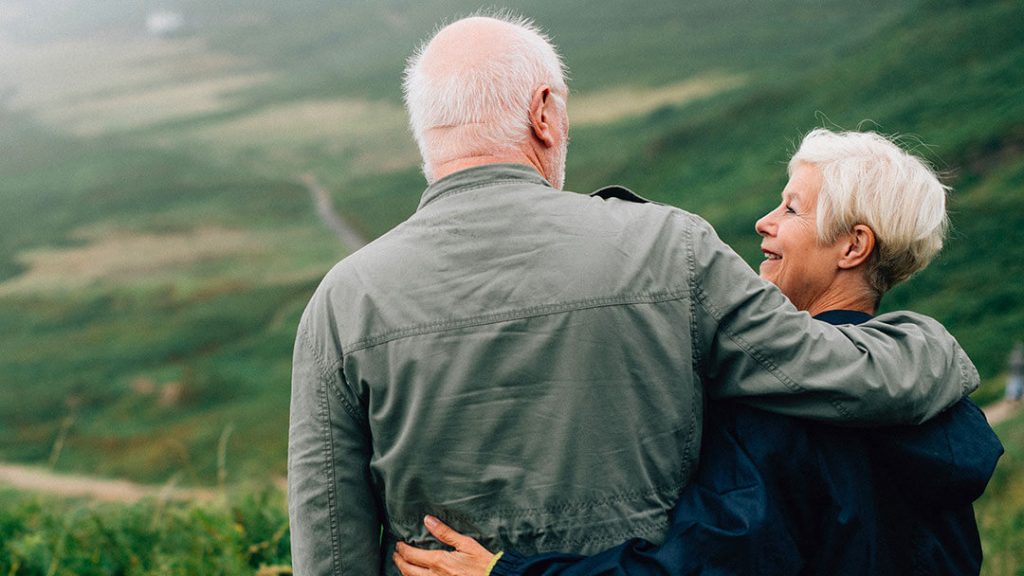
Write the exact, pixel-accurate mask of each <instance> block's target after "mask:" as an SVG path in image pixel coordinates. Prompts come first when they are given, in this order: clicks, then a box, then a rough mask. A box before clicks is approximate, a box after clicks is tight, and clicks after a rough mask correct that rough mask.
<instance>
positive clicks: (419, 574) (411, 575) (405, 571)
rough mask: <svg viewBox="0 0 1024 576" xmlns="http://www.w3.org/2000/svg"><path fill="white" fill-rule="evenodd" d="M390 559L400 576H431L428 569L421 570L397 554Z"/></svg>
mask: <svg viewBox="0 0 1024 576" xmlns="http://www.w3.org/2000/svg"><path fill="white" fill-rule="evenodd" d="M391 559H392V560H394V562H395V566H397V567H398V571H399V572H401V573H402V576H430V574H431V572H430V569H429V568H421V567H419V566H414V565H412V564H410V563H409V562H408V561H407V560H406V559H405V557H403V556H402V555H401V554H399V553H398V552H395V553H394V554H392V555H391Z"/></svg>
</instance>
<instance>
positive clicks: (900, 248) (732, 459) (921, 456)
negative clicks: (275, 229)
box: [395, 130, 1002, 576]
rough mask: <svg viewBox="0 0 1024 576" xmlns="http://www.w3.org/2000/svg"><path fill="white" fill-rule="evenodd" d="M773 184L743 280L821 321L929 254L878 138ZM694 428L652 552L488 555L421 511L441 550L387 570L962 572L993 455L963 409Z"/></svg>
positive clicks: (751, 416) (939, 201) (905, 162)
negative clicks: (774, 199) (921, 419)
mask: <svg viewBox="0 0 1024 576" xmlns="http://www.w3.org/2000/svg"><path fill="white" fill-rule="evenodd" d="M789 176H790V180H789V183H788V184H787V185H786V187H785V189H784V190H783V191H782V202H781V203H780V204H779V206H778V207H776V208H775V209H774V210H772V211H771V212H769V213H768V214H766V215H765V216H764V217H763V218H761V219H760V220H758V221H757V225H756V229H757V232H758V234H760V235H761V236H762V238H763V241H762V243H761V251H762V252H763V253H764V261H762V262H761V265H760V274H761V277H762V278H764V279H765V280H768V281H770V282H772V283H773V284H775V285H776V286H778V287H779V288H780V289H781V290H782V292H783V293H784V294H785V295H786V296H787V297H788V298H789V299H790V300H791V301H792V303H793V304H794V305H795V306H796V307H797V308H799V309H801V310H805V311H807V312H809V313H811V314H812V315H813V316H814V317H815V318H817V319H819V320H821V321H823V322H830V323H833V324H859V323H861V322H864V321H865V320H867V319H868V318H870V317H871V315H872V314H874V313H875V311H876V309H877V308H878V305H879V302H880V300H881V298H882V296H883V295H884V294H885V292H886V291H888V290H889V289H890V288H892V287H893V286H894V285H896V284H898V283H899V282H902V281H903V280H905V279H907V278H908V277H910V276H911V275H912V274H913V273H915V272H917V271H919V270H921V269H922V268H924V267H925V266H926V265H927V264H928V262H929V261H930V260H931V259H932V257H933V256H934V255H935V254H936V253H937V252H938V251H939V249H940V248H941V247H942V238H943V235H944V233H945V229H946V226H947V221H946V213H945V194H946V189H945V187H944V186H943V185H942V184H940V183H939V181H938V179H937V178H936V177H935V174H934V173H933V172H932V170H931V169H929V168H928V166H927V165H926V164H924V163H923V162H922V161H921V160H920V159H918V158H916V157H915V156H913V155H910V154H908V153H906V152H904V151H903V150H902V149H900V147H899V146H897V145H895V144H893V143H892V142H891V141H889V140H888V139H886V138H884V137H882V136H879V135H877V134H873V133H858V132H844V133H834V132H830V131H828V130H815V131H813V132H811V133H810V134H808V135H807V136H806V137H805V138H804V139H803V142H802V143H801V145H800V148H799V150H797V152H796V154H794V156H793V157H792V159H791V160H790V162H789ZM913 375H914V367H913V366H908V367H907V377H908V378H913V377H914V376H913ZM704 430H705V432H704V440H703V445H702V450H701V465H700V469H699V471H698V473H697V476H696V477H695V479H694V481H693V482H692V483H691V484H689V485H688V486H686V487H685V488H683V489H682V491H681V493H680V499H679V502H678V504H677V505H676V508H675V509H674V510H673V512H672V516H671V518H670V519H669V521H670V526H669V529H668V532H667V534H666V535H665V539H664V541H662V542H660V543H659V544H654V543H651V542H648V541H646V540H640V539H634V540H630V541H628V542H626V543H624V544H622V545H620V546H618V547H615V548H612V549H610V550H606V551H605V552H602V553H600V554H597V555H595V556H592V557H589V558H585V557H581V556H577V555H571V554H562V553H551V554H543V555H537V556H533V557H525V556H522V555H519V554H516V553H514V552H511V551H508V552H504V553H499V554H492V553H491V552H489V551H488V550H486V549H484V548H483V547H482V546H480V545H479V544H478V543H477V542H476V541H475V540H473V539H472V538H469V537H466V536H463V535H461V534H458V533H456V532H455V531H454V530H452V529H451V528H449V527H448V526H446V525H444V524H442V523H441V522H440V521H439V520H438V519H436V518H433V517H428V518H427V519H426V524H427V528H428V529H429V530H430V531H431V532H432V533H433V534H434V535H435V536H437V537H438V539H439V540H441V541H442V542H443V543H445V544H448V545H450V546H452V547H453V548H454V550H453V551H447V552H446V551H426V550H419V549H417V548H413V547H410V546H407V545H404V544H402V545H399V547H398V552H397V553H396V555H395V562H396V564H397V565H398V566H399V568H400V569H401V570H402V573H403V574H405V575H406V576H424V575H429V574H437V575H449V576H451V575H462V576H478V575H482V574H488V573H490V574H531V575H540V574H630V575H642V574H697V573H716V574H977V573H978V572H979V570H980V566H981V547H980V543H979V538H978V531H977V525H976V522H975V519H974V513H973V509H972V505H971V503H972V502H973V501H974V500H975V499H976V498H977V497H978V496H980V495H981V493H982V492H983V491H984V488H985V485H986V484H987V483H988V480H989V478H990V477H991V474H992V470H993V469H994V467H995V462H996V460H997V459H998V457H999V455H1000V454H1001V453H1002V447H1001V446H1000V444H999V441H998V439H997V438H996V437H995V435H994V434H993V433H992V430H991V428H989V426H988V423H987V422H986V421H985V417H984V416H983V415H982V413H981V411H980V410H978V408H977V406H975V405H974V404H973V403H972V402H971V401H970V400H966V399H965V400H962V401H961V402H960V403H959V404H957V405H956V406H954V407H953V408H951V409H950V410H948V411H947V412H945V413H943V414H941V415H939V416H938V417H936V418H934V419H933V420H931V421H929V422H927V423H925V424H923V425H921V426H916V427H899V428H881V429H873V430H854V429H841V428H835V427H832V426H828V425H825V424H821V423H816V422H810V421H802V420H797V419H793V418H787V417H784V416H778V415H773V414H767V413H764V412H760V411H758V410H754V409H751V408H748V407H745V406H742V405H738V404H733V403H726V402H722V403H717V404H712V405H711V406H709V409H708V417H707V419H706V422H705V429H704Z"/></svg>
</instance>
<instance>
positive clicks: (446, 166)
mask: <svg viewBox="0 0 1024 576" xmlns="http://www.w3.org/2000/svg"><path fill="white" fill-rule="evenodd" d="M488 164H523V165H525V166H529V167H531V168H533V169H534V170H536V171H537V173H538V174H540V175H541V176H542V177H544V178H548V175H547V174H546V173H545V171H544V163H543V162H542V161H541V158H540V155H539V154H537V151H536V150H534V149H533V148H532V147H530V146H523V147H522V149H519V150H511V151H508V152H500V153H496V154H479V155H474V156H461V157H459V158H453V159H451V160H446V161H444V162H439V163H437V164H435V165H434V174H433V180H434V181H437V180H440V179H441V178H444V177H445V176H448V175H450V174H454V173H456V172H461V171H462V170H466V169H467V168H475V167H477V166H486V165H488Z"/></svg>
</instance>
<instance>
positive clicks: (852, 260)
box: [838, 224, 875, 269]
mask: <svg viewBox="0 0 1024 576" xmlns="http://www.w3.org/2000/svg"><path fill="white" fill-rule="evenodd" d="M841 242H842V243H843V253H842V254H840V256H839V263H838V265H839V267H840V268H843V269H850V268H856V267H858V266H860V265H861V264H863V263H865V262H867V260H868V258H869V257H870V256H871V253H872V252H874V250H875V232H874V230H872V229H871V228H869V227H868V226H866V225H864V224H857V225H856V226H854V227H853V230H851V231H850V232H849V234H847V235H846V237H845V239H843V240H842V241H841Z"/></svg>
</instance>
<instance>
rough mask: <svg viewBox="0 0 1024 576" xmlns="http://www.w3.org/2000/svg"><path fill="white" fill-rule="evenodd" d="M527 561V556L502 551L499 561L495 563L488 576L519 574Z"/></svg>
mask: <svg viewBox="0 0 1024 576" xmlns="http://www.w3.org/2000/svg"><path fill="white" fill-rule="evenodd" d="M525 563H526V556H522V555H520V554H516V553H515V552H509V551H505V552H502V553H501V555H500V556H499V557H498V561H497V562H495V563H494V566H493V567H492V568H491V571H490V572H488V576H513V575H514V574H519V573H520V572H521V571H522V568H523V564H525Z"/></svg>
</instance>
